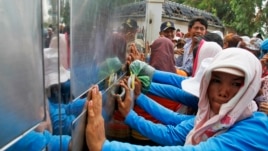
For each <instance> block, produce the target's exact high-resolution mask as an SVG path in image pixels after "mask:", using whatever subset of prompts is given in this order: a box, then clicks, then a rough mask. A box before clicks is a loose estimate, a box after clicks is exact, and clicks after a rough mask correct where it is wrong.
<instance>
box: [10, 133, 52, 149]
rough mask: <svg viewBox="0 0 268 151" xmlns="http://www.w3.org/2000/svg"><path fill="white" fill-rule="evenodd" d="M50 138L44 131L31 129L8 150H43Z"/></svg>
mask: <svg viewBox="0 0 268 151" xmlns="http://www.w3.org/2000/svg"><path fill="white" fill-rule="evenodd" d="M47 144H48V140H47V139H46V137H45V136H44V134H43V133H42V132H36V131H30V132H29V133H28V134H26V135H25V136H24V137H23V138H21V139H20V140H19V141H17V142H16V143H15V144H13V145H12V146H11V147H9V148H8V149H7V151H36V150H43V149H45V147H46V146H47Z"/></svg>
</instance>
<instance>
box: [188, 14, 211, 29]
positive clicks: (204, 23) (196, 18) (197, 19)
mask: <svg viewBox="0 0 268 151" xmlns="http://www.w3.org/2000/svg"><path fill="white" fill-rule="evenodd" d="M195 22H200V23H201V24H202V25H204V26H205V27H206V29H207V28H208V22H207V20H206V19H205V18H203V17H195V18H193V19H191V20H190V22H189V24H188V28H192V27H193V25H194V23H195Z"/></svg>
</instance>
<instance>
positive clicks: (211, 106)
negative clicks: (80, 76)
mask: <svg viewBox="0 0 268 151" xmlns="http://www.w3.org/2000/svg"><path fill="white" fill-rule="evenodd" d="M120 85H121V86H123V87H124V88H125V89H126V97H125V99H124V100H121V99H120V98H118V100H117V101H118V108H119V110H120V112H121V114H122V115H123V116H124V117H125V123H127V124H128V125H130V126H131V127H132V128H134V129H137V130H139V131H140V132H141V133H142V134H144V135H146V136H148V137H150V138H152V139H153V140H154V141H157V142H159V143H161V144H163V145H166V146H139V145H133V144H129V143H122V142H118V141H109V140H106V138H105V128H104V119H103V117H102V114H101V112H102V95H101V92H100V91H99V89H98V87H97V86H93V91H91V92H92V93H91V94H92V99H91V100H88V102H87V110H88V118H87V125H86V133H85V135H86V142H87V145H88V148H89V149H90V150H103V151H105V150H154V151H155V150H162V151H163V150H169V151H171V150H267V141H266V138H267V137H268V132H267V128H268V119H267V116H266V115H265V114H264V113H261V112H257V111H256V110H257V108H256V104H255V103H254V102H253V101H252V100H253V98H254V97H255V96H256V94H257V93H258V91H259V88H260V85H261V64H260V62H259V60H258V59H257V58H256V57H255V56H254V55H252V53H250V52H248V51H245V50H243V49H240V48H229V49H226V50H225V51H221V52H220V53H218V54H217V55H216V56H215V58H214V59H213V61H212V62H211V64H210V65H209V66H208V67H207V68H206V70H205V72H204V75H203V77H202V81H201V84H200V98H199V104H198V113H197V115H196V117H195V118H194V117H193V116H186V115H180V114H177V113H173V112H171V111H167V110H164V109H163V108H161V107H160V106H158V107H157V106H155V105H154V106H153V108H152V104H150V103H151V102H150V103H148V101H146V100H147V99H146V97H145V96H144V95H143V94H141V93H138V92H137V91H135V94H136V97H137V98H136V103H137V104H139V105H141V106H143V107H144V108H146V110H147V109H149V108H150V109H151V110H147V111H148V112H150V113H152V114H153V115H154V116H155V117H156V118H158V119H160V120H162V121H163V122H164V123H165V124H166V125H162V124H153V123H151V122H148V121H146V120H144V119H143V118H141V117H139V116H137V114H136V113H135V112H134V111H133V110H131V108H130V104H131V102H132V101H133V100H131V97H130V94H129V88H128V87H127V86H126V84H125V82H124V81H121V82H120ZM146 103H147V104H146ZM145 104H146V105H145ZM147 105H148V106H147ZM147 107H148V108H147ZM167 117H168V118H167ZM256 136H258V137H256ZM168 145H172V146H168Z"/></svg>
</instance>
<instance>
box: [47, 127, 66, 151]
mask: <svg viewBox="0 0 268 151" xmlns="http://www.w3.org/2000/svg"><path fill="white" fill-rule="evenodd" d="M44 136H45V137H46V139H47V140H48V144H47V150H48V151H58V150H60V151H68V150H69V144H70V141H71V136H69V135H61V136H60V135H52V134H51V133H49V132H47V131H44Z"/></svg>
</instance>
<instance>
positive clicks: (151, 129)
mask: <svg viewBox="0 0 268 151" xmlns="http://www.w3.org/2000/svg"><path fill="white" fill-rule="evenodd" d="M136 104H137V105H139V106H140V107H141V108H143V109H144V110H145V111H147V112H148V113H149V114H150V115H152V116H153V117H155V118H156V119H158V120H159V121H161V123H162V124H154V123H153V122H151V121H148V120H145V119H144V118H143V117H141V116H138V115H137V114H136V113H135V112H134V111H130V113H129V115H128V116H126V118H125V123H126V124H127V125H129V126H130V127H131V128H133V129H135V130H137V131H138V132H140V133H141V134H142V135H143V136H146V137H148V138H150V139H151V140H152V141H154V142H157V143H158V144H161V145H183V144H184V142H185V139H186V135H187V134H188V133H189V131H190V130H191V129H192V128H193V123H194V116H193V115H184V114H179V113H176V112H173V111H172V110H169V109H167V108H165V107H164V106H162V105H160V104H158V103H156V102H155V101H153V100H152V99H150V98H149V97H147V96H146V95H143V94H140V95H139V96H138V97H137V99H136ZM167 117H168V118H167ZM163 124H164V125H163ZM155 130H157V131H155ZM165 137H169V139H165V140H163V138H165Z"/></svg>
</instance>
